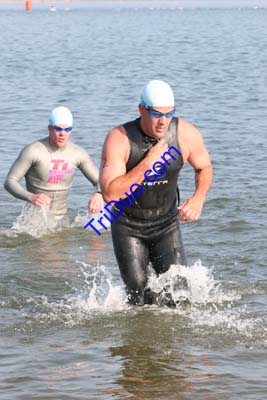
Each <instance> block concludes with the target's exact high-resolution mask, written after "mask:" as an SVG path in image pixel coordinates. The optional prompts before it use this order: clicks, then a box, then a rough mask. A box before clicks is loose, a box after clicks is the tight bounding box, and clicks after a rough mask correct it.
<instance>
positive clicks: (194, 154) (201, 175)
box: [178, 121, 212, 221]
mask: <svg viewBox="0 0 267 400" xmlns="http://www.w3.org/2000/svg"><path fill="white" fill-rule="evenodd" d="M181 141H182V142H183V146H182V147H183V148H184V151H183V155H184V159H185V160H187V161H188V162H189V163H190V164H191V165H192V167H193V168H194V169H195V186H196V188H195V192H194V195H193V196H192V197H191V198H189V199H187V200H185V201H184V202H183V204H182V205H181V206H180V207H178V209H179V219H180V221H196V220H197V219H198V218H199V217H200V215H201V211H202V207H203V204H204V201H205V198H206V195H207V193H208V191H209V188H210V186H211V183H212V166H211V161H210V157H209V153H208V151H207V149H206V148H205V145H204V142H203V139H202V136H201V134H200V133H199V131H198V130H197V129H196V128H195V127H194V126H193V125H191V124H189V123H188V122H186V121H182V123H181Z"/></svg>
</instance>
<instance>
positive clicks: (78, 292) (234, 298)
mask: <svg viewBox="0 0 267 400" xmlns="http://www.w3.org/2000/svg"><path fill="white" fill-rule="evenodd" d="M76 263H77V264H79V265H80V266H81V267H80V276H79V278H80V282H81V284H79V285H77V284H76V287H73V286H72V285H71V284H70V283H68V282H66V283H67V284H68V286H69V288H70V290H71V293H70V294H67V295H66V296H64V297H63V298H61V299H58V300H55V298H53V299H49V298H48V297H47V296H41V297H39V298H38V299H37V298H35V299H34V300H32V304H33V305H34V309H33V310H31V311H30V314H29V315H28V322H27V323H28V326H27V328H26V329H29V328H30V327H31V326H32V324H37V326H47V325H48V326H49V325H50V324H53V325H54V324H55V323H56V324H59V325H61V324H63V325H64V326H66V327H74V326H77V325H84V324H88V323H90V321H91V322H94V321H95V318H98V317H99V316H101V315H107V316H111V315H114V314H116V313H119V314H120V315H121V314H125V315H128V314H132V313H142V312H143V310H144V309H146V310H147V309H149V310H150V312H153V313H160V314H164V313H167V314H169V313H172V314H173V315H174V316H175V315H177V318H182V319H181V321H182V322H181V323H182V324H184V326H185V327H187V328H188V329H192V331H193V332H194V334H196V335H197V336H198V337H199V338H200V337H202V336H203V337H204V338H206V336H207V335H210V336H211V337H218V335H224V338H225V337H228V339H231V340H235V341H240V340H241V341H244V342H245V343H249V346H250V345H252V346H254V345H255V344H256V343H257V341H258V342H260V343H261V344H262V342H263V343H266V330H267V328H266V323H267V321H266V317H264V316H263V317H262V316H261V315H254V314H251V313H250V312H249V311H248V310H247V308H246V305H245V304H244V303H243V304H242V302H240V299H241V296H240V294H239V293H238V292H237V291H235V290H230V291H228V292H227V293H224V290H223V283H222V282H218V281H217V280H216V279H215V278H214V276H213V270H212V269H209V268H207V267H205V266H203V265H202V264H201V262H200V261H197V262H196V263H195V264H193V265H192V266H187V267H185V266H179V265H173V266H172V267H171V268H170V269H169V270H168V271H167V272H166V273H165V274H162V275H160V276H158V277H157V276H156V275H155V274H153V273H151V275H150V277H149V281H148V284H149V285H150V287H151V288H153V290H155V291H157V292H160V291H162V290H163V289H164V288H166V287H167V289H168V291H169V292H170V293H171V295H172V297H173V298H174V299H175V300H176V301H178V305H177V307H176V308H168V307H165V306H158V305H152V306H149V305H147V306H145V307H136V306H130V305H129V304H127V296H126V292H125V289H124V285H123V283H122V282H121V279H120V278H119V277H114V275H112V273H111V272H110V269H109V268H107V267H106V266H104V265H98V266H92V265H90V264H86V263H84V262H80V261H76ZM177 277H179V278H180V277H184V278H185V279H186V281H187V288H185V287H182V288H180V287H178V288H177V285H176V283H177ZM179 282H180V281H179ZM181 298H182V299H184V298H186V299H188V300H189V305H187V306H186V307H184V306H183V305H179V300H181ZM29 303H31V302H29ZM25 316H26V314H25ZM223 340H225V339H223Z"/></svg>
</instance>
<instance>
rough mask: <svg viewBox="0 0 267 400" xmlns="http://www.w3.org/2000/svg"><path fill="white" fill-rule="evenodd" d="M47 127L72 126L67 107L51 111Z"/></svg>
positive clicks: (70, 115) (71, 118)
mask: <svg viewBox="0 0 267 400" xmlns="http://www.w3.org/2000/svg"><path fill="white" fill-rule="evenodd" d="M49 125H67V126H73V117H72V113H71V112H70V110H69V109H68V108H67V107H63V106H60V107H56V108H54V109H53V110H52V111H51V114H50V117H49Z"/></svg>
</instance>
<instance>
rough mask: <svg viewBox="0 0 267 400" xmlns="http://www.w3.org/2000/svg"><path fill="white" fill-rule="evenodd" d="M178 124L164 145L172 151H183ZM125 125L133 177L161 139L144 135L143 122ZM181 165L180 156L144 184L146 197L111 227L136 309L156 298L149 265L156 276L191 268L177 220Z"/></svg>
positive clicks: (173, 124) (139, 198) (138, 199)
mask: <svg viewBox="0 0 267 400" xmlns="http://www.w3.org/2000/svg"><path fill="white" fill-rule="evenodd" d="M178 122H179V120H178V119H177V118H172V121H171V123H170V126H169V129H168V131H167V133H166V136H165V140H166V142H167V144H168V145H169V147H170V146H175V147H176V148H178V149H179V143H178V139H177V128H178ZM123 126H124V128H125V130H126V133H127V136H128V139H129V143H130V157H129V160H128V162H127V164H126V171H127V172H128V171H130V170H131V169H132V168H134V167H135V166H136V165H137V164H138V163H139V162H140V161H141V160H142V159H143V158H144V157H145V156H146V154H147V152H148V151H149V149H150V148H151V147H152V146H153V145H155V144H156V143H157V140H156V139H153V138H151V137H149V136H147V135H146V134H145V133H144V132H143V131H142V128H141V124H140V118H138V119H136V120H134V121H131V122H128V123H126V124H125V125H123ZM182 166H183V161H182V157H181V155H177V156H176V159H175V160H173V159H172V160H170V162H169V165H168V166H167V168H166V172H165V173H163V174H162V176H160V177H159V178H158V179H157V180H156V181H155V182H152V179H151V177H149V180H144V181H143V182H142V186H143V187H145V188H144V189H143V193H142V195H141V196H136V197H135V202H134V204H132V205H131V206H129V207H124V213H123V214H122V215H121V216H120V218H118V219H117V220H116V221H114V222H113V224H112V225H111V231H112V239H113V245H114V251H115V255H116V258H117V262H118V265H119V268H120V272H121V276H122V279H123V281H124V283H125V284H126V289H127V293H128V299H129V302H130V303H132V304H144V303H152V302H153V295H152V294H151V291H150V290H149V289H147V288H146V284H147V271H148V264H149V262H151V264H152V267H153V268H154V270H155V271H156V273H157V274H160V273H163V272H166V271H167V270H168V269H169V268H170V266H171V265H172V264H182V265H185V264H186V259H185V255H184V250H183V245H182V240H181V234H180V229H179V221H178V218H177V197H178V195H177V178H178V174H179V171H180V169H181V168H182ZM162 172H163V171H162ZM158 173H159V174H160V171H159V172H158Z"/></svg>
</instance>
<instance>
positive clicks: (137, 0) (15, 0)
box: [0, 0, 181, 4]
mask: <svg viewBox="0 0 267 400" xmlns="http://www.w3.org/2000/svg"><path fill="white" fill-rule="evenodd" d="M163 1H164V0H32V3H33V4H34V3H49V4H54V3H55V4H56V3H118V4H119V3H149V2H154V3H157V2H160V3H162V2H163ZM167 1H168V2H173V3H178V2H179V1H181V0H167ZM4 3H18V4H24V3H25V0H0V4H4Z"/></svg>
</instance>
